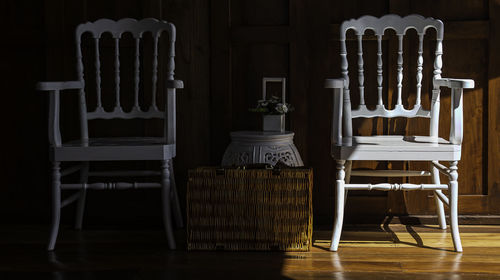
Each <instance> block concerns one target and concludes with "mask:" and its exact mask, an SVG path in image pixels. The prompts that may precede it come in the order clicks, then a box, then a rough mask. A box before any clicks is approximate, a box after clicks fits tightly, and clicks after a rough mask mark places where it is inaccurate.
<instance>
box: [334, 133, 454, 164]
mask: <svg viewBox="0 0 500 280" xmlns="http://www.w3.org/2000/svg"><path fill="white" fill-rule="evenodd" d="M460 154H461V147H460V145H453V144H451V143H450V142H449V141H446V140H444V139H443V138H433V137H429V136H400V135H376V136H355V137H343V138H342V144H334V143H332V156H333V157H334V158H335V159H338V158H340V159H344V160H417V161H422V160H423V161H429V160H455V159H457V160H458V159H460Z"/></svg>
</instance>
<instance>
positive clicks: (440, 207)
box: [430, 163, 450, 229]
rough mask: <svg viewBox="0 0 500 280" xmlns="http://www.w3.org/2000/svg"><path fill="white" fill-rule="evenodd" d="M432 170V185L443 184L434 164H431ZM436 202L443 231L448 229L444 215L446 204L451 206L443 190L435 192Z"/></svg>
mask: <svg viewBox="0 0 500 280" xmlns="http://www.w3.org/2000/svg"><path fill="white" fill-rule="evenodd" d="M430 167H431V170H432V183H433V184H441V179H440V178H439V170H438V169H437V167H435V166H434V165H433V164H432V163H431V164H430ZM434 202H435V203H436V212H437V216H438V224H439V227H440V228H441V229H446V216H445V214H444V205H443V203H444V204H446V205H448V206H449V205H450V203H449V201H448V198H447V197H446V196H445V195H444V194H443V192H442V191H441V190H435V191H434Z"/></svg>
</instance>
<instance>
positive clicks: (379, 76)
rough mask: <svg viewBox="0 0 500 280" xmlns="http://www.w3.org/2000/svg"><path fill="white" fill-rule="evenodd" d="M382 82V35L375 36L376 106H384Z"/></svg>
mask: <svg viewBox="0 0 500 280" xmlns="http://www.w3.org/2000/svg"><path fill="white" fill-rule="evenodd" d="M383 80H384V77H383V70H382V35H380V34H379V35H377V84H378V87H377V90H378V105H379V106H384V102H383V101H382V89H383V88H382V82H383Z"/></svg>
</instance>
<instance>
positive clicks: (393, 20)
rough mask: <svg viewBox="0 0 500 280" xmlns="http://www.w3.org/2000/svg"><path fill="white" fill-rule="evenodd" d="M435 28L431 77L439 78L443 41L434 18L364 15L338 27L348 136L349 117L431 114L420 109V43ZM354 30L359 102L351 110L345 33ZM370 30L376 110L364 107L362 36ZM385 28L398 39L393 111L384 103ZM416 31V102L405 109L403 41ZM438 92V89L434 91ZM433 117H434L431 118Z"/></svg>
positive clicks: (350, 133) (421, 47) (441, 25)
mask: <svg viewBox="0 0 500 280" xmlns="http://www.w3.org/2000/svg"><path fill="white" fill-rule="evenodd" d="M429 28H434V29H435V30H436V50H435V58H434V72H433V78H440V77H441V67H442V58H441V56H442V53H443V49H442V41H443V32H444V27H443V22H441V21H440V20H436V19H433V18H424V17H422V16H419V15H409V16H406V17H400V16H398V15H386V16H383V17H381V18H376V17H373V16H363V17H360V18H358V19H351V20H348V21H344V22H343V23H342V25H341V27H340V56H341V71H342V75H343V78H344V79H345V80H346V83H345V88H344V95H343V98H344V112H345V113H344V115H345V117H346V118H348V120H345V125H347V129H348V131H347V134H349V135H352V128H351V119H352V118H359V117H364V118H372V117H385V118H393V117H407V118H413V117H424V118H431V111H428V110H424V109H423V108H422V106H421V88H422V77H423V74H422V70H423V46H424V44H423V42H424V35H425V33H426V30H427V29H429ZM350 29H352V30H354V31H355V34H356V37H357V66H358V84H359V99H360V102H359V103H360V105H359V107H358V108H356V109H352V108H351V104H350V95H349V94H350V93H349V75H348V61H347V49H346V34H347V31H348V30H350ZM368 29H370V30H373V32H374V33H375V36H376V40H377V94H378V98H377V105H376V107H375V110H369V109H368V108H367V106H366V104H365V88H364V82H365V76H364V61H363V35H365V31H366V30H368ZM387 29H393V30H394V31H395V33H396V36H397V39H398V48H397V65H395V66H396V67H397V68H396V71H397V79H396V80H397V101H396V105H395V106H394V109H392V110H389V109H388V108H387V107H386V106H385V105H384V102H383V98H382V93H383V80H384V73H383V68H382V67H383V65H382V61H383V59H382V36H383V35H384V32H385V31H386V30H387ZM409 29H415V30H416V33H417V35H418V52H417V69H416V102H415V105H414V107H413V109H411V110H408V109H406V108H405V107H404V105H403V102H402V89H403V38H404V36H405V35H406V32H407V30H409ZM435 90H437V89H435ZM432 118H434V116H432Z"/></svg>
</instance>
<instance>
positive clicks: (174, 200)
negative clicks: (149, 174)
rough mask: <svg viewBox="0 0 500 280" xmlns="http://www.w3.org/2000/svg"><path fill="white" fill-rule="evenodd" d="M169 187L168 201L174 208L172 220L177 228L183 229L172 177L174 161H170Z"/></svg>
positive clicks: (179, 205)
mask: <svg viewBox="0 0 500 280" xmlns="http://www.w3.org/2000/svg"><path fill="white" fill-rule="evenodd" d="M169 170H170V187H171V194H170V200H171V201H172V203H173V207H174V209H173V210H174V220H175V224H176V225H177V227H180V228H181V227H184V222H183V220H182V212H181V204H180V202H179V195H178V194H177V184H176V183H175V176H174V160H173V159H171V160H170V168H169Z"/></svg>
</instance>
